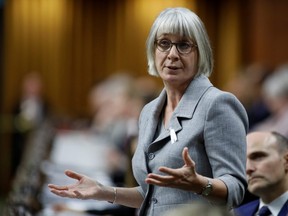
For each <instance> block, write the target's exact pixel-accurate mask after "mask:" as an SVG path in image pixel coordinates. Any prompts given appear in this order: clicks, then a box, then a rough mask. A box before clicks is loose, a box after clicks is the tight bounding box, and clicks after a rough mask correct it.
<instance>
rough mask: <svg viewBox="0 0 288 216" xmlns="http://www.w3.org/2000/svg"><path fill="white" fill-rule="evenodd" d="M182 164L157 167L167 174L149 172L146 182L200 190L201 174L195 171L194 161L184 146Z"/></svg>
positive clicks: (194, 190)
mask: <svg viewBox="0 0 288 216" xmlns="http://www.w3.org/2000/svg"><path fill="white" fill-rule="evenodd" d="M182 157H183V161H184V166H183V167H181V168H178V169H172V168H168V167H159V171H160V172H162V173H165V174H167V175H158V174H154V173H149V174H148V176H147V178H146V179H145V181H146V183H147V184H153V185H158V186H162V187H172V188H179V189H183V190H189V191H193V192H196V193H197V192H200V191H201V189H202V187H201V185H202V183H201V182H202V181H201V180H202V178H201V177H202V176H200V175H199V174H197V173H196V171H195V162H194V161H193V160H192V158H191V157H190V155H189V153H188V148H187V147H185V148H184V149H183V152H182Z"/></svg>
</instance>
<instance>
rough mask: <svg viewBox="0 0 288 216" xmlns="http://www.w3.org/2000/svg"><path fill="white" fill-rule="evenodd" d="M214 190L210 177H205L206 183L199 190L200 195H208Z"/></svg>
mask: <svg viewBox="0 0 288 216" xmlns="http://www.w3.org/2000/svg"><path fill="white" fill-rule="evenodd" d="M212 191H213V184H212V181H211V180H210V179H208V178H205V184H204V185H203V186H202V188H201V190H200V191H199V192H197V194H198V195H202V196H208V195H210V193H211V192H212Z"/></svg>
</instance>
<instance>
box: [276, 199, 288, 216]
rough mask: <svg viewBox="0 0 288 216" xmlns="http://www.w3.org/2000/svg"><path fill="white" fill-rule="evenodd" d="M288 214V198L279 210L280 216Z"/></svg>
mask: <svg viewBox="0 0 288 216" xmlns="http://www.w3.org/2000/svg"><path fill="white" fill-rule="evenodd" d="M287 215H288V200H287V201H286V203H285V204H284V206H283V207H282V209H281V211H280V212H279V214H278V216H287Z"/></svg>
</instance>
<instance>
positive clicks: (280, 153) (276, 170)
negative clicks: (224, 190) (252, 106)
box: [234, 132, 288, 216]
mask: <svg viewBox="0 0 288 216" xmlns="http://www.w3.org/2000/svg"><path fill="white" fill-rule="evenodd" d="M246 174H247V181H248V190H249V191H250V192H251V193H252V194H254V195H256V196H258V197H259V198H258V199H256V200H254V201H251V202H249V203H246V204H244V205H241V206H240V207H238V208H236V209H235V210H234V212H235V214H236V215H237V216H254V215H259V216H270V215H272V216H287V215H288V139H287V138H286V137H285V136H283V135H281V134H279V133H277V132H251V133H249V134H248V135H247V163H246ZM264 210H266V213H264V212H263V213H262V211H264Z"/></svg>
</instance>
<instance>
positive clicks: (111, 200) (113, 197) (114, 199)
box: [108, 187, 117, 204]
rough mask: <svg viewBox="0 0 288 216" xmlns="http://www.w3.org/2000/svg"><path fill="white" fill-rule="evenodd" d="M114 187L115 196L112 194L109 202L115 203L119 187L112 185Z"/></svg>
mask: <svg viewBox="0 0 288 216" xmlns="http://www.w3.org/2000/svg"><path fill="white" fill-rule="evenodd" d="M112 189H113V196H111V197H112V198H111V199H110V200H108V202H109V203H112V204H115V203H116V200H117V188H116V187H112Z"/></svg>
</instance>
